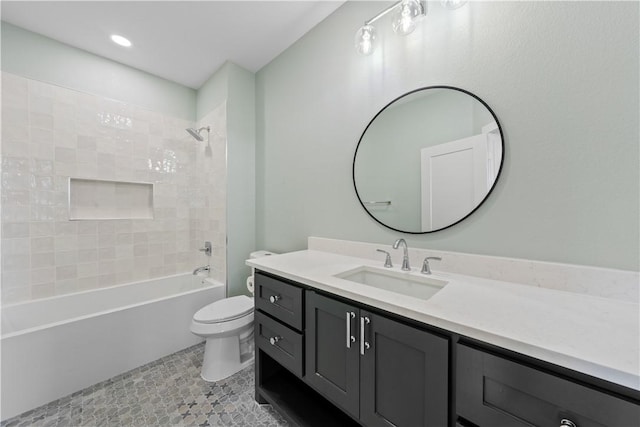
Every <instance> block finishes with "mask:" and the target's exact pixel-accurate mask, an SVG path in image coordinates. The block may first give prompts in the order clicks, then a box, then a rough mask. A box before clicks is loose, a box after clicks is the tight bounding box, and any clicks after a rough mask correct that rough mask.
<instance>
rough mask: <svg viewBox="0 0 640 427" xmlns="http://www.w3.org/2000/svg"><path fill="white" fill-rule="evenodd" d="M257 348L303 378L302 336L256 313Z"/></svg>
mask: <svg viewBox="0 0 640 427" xmlns="http://www.w3.org/2000/svg"><path fill="white" fill-rule="evenodd" d="M255 330H256V332H255V337H256V346H257V347H258V348H259V349H260V350H262V351H264V352H265V353H267V354H268V355H269V356H271V357H272V358H273V359H274V360H275V361H276V362H278V363H280V364H281V365H282V366H284V367H285V368H287V369H289V370H290V371H291V372H293V373H294V374H296V375H297V376H299V377H302V375H303V371H302V364H303V361H304V359H303V353H302V348H303V341H302V334H300V333H298V332H296V331H294V330H293V329H291V328H288V327H286V326H284V325H283V324H281V323H279V322H277V321H275V320H273V319H271V318H270V317H269V316H266V315H265V314H262V313H260V312H259V311H256V313H255Z"/></svg>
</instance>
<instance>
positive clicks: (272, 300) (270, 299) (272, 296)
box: [269, 295, 281, 304]
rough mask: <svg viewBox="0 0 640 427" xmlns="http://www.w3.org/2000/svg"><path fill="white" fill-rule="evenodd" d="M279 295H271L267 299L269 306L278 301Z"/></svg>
mask: <svg viewBox="0 0 640 427" xmlns="http://www.w3.org/2000/svg"><path fill="white" fill-rule="evenodd" d="M280 298H281V297H280V295H271V296H270V297H269V301H270V302H271V304H275V303H277V302H278V301H279V300H280Z"/></svg>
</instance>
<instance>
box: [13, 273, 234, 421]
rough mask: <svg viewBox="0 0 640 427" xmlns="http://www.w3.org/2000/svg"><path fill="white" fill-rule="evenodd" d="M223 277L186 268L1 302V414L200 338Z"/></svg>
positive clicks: (83, 385) (31, 405) (62, 393)
mask: <svg viewBox="0 0 640 427" xmlns="http://www.w3.org/2000/svg"><path fill="white" fill-rule="evenodd" d="M224 297H225V286H224V284H223V283H220V282H216V281H214V280H212V279H207V280H203V278H202V277H197V276H192V275H190V274H182V275H176V276H169V277H162V278H159V279H151V280H147V281H143V282H135V283H129V284H125V285H119V286H113V287H110V288H105V289H97V290H92V291H86V292H80V293H76V294H71V295H62V296H56V297H51V298H44V299H39V300H34V301H29V302H25V303H19V304H12V305H7V306H4V307H2V336H1V338H0V346H1V355H2V358H1V359H0V361H1V363H2V370H1V372H2V376H1V377H0V382H1V387H2V390H1V399H2V400H1V406H0V410H1V419H3V420H6V419H7V418H11V417H13V416H15V415H18V414H21V413H23V412H25V411H28V410H30V409H33V408H36V407H38V406H41V405H44V404H46V403H48V402H51V401H52V400H56V399H59V398H61V397H64V396H66V395H68V394H71V393H73V392H75V391H78V390H81V389H83V388H86V387H89V386H91V385H93V384H95V383H98V382H100V381H104V380H106V379H109V378H111V377H114V376H116V375H118V374H121V373H123V372H126V371H129V370H131V369H134V368H136V367H138V366H141V365H144V364H145V363H148V362H151V361H153V360H156V359H159V358H161V357H163V356H166V355H169V354H171V353H174V352H176V351H179V350H181V349H183V348H186V347H189V346H191V345H194V344H197V343H198V342H200V341H201V338H199V337H197V336H195V335H193V334H192V333H191V332H190V331H189V326H190V323H191V319H192V317H193V314H194V313H195V312H196V311H197V310H198V309H200V308H201V307H203V306H205V305H207V304H209V303H211V302H213V301H217V300H219V299H221V298H224Z"/></svg>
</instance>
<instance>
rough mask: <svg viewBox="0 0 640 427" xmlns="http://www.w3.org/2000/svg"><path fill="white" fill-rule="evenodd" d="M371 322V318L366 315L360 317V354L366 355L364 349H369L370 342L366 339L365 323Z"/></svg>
mask: <svg viewBox="0 0 640 427" xmlns="http://www.w3.org/2000/svg"><path fill="white" fill-rule="evenodd" d="M369 323H371V320H370V319H369V318H368V317H366V316H363V317H360V354H361V355H363V356H364V351H365V350H369V347H370V346H369V343H368V342H367V341H365V330H364V329H365V325H368V324H369Z"/></svg>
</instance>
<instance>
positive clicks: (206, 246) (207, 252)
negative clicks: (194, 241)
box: [198, 242, 211, 256]
mask: <svg viewBox="0 0 640 427" xmlns="http://www.w3.org/2000/svg"><path fill="white" fill-rule="evenodd" d="M198 250H199V251H200V252H204V254H205V255H206V256H211V242H204V248H200V249H198Z"/></svg>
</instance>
